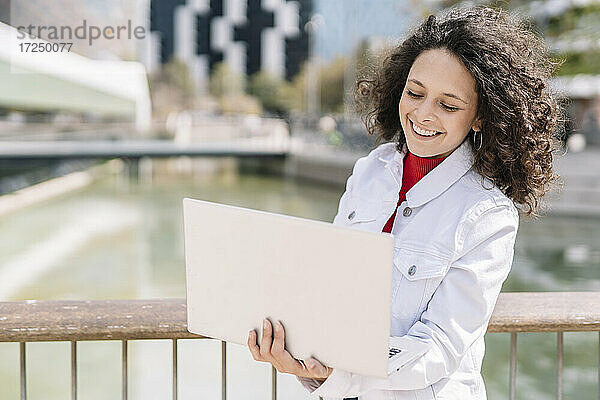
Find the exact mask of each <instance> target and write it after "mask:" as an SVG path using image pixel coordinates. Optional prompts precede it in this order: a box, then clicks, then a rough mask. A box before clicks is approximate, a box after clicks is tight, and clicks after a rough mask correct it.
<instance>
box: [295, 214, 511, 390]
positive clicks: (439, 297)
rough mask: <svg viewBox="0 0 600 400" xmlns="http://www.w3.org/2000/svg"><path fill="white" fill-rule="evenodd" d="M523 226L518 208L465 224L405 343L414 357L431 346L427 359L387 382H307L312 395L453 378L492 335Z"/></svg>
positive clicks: (338, 377)
mask: <svg viewBox="0 0 600 400" xmlns="http://www.w3.org/2000/svg"><path fill="white" fill-rule="evenodd" d="M518 224H519V216H518V213H517V211H516V208H514V206H513V207H511V206H509V205H496V206H494V207H493V208H488V209H487V210H478V211H474V212H472V213H468V214H467V217H466V218H465V219H464V220H463V221H462V222H461V224H459V228H458V229H457V234H456V243H457V244H456V246H457V247H456V248H457V253H456V255H455V257H454V260H455V261H454V262H452V263H451V266H450V269H449V270H448V272H447V274H446V276H445V277H444V279H443V280H442V282H441V283H440V285H439V286H438V288H437V289H436V291H435V293H434V294H433V296H432V297H431V299H430V301H429V303H428V306H427V309H426V310H425V311H424V312H423V313H422V315H421V317H420V319H419V320H418V321H417V322H416V323H415V324H414V325H413V326H412V327H411V328H410V329H409V331H408V332H407V334H406V335H404V336H402V337H401V338H400V340H401V342H403V343H404V344H405V347H406V348H405V350H406V351H408V352H410V351H411V344H414V343H415V341H421V342H427V343H430V344H431V346H430V348H429V349H428V350H425V352H424V353H423V354H414V356H415V357H416V359H414V360H413V361H411V362H409V363H407V364H405V365H404V366H403V367H402V368H401V369H400V370H398V371H396V372H394V373H392V374H390V375H389V376H388V377H387V378H385V379H384V378H374V377H369V376H362V375H358V374H354V373H350V372H347V371H344V370H340V369H338V368H334V369H333V372H332V373H331V375H330V376H329V377H328V378H327V379H326V380H325V381H324V382H323V383H322V384H320V385H319V382H318V381H314V380H306V379H305V378H298V379H299V380H300V382H301V383H302V384H303V386H304V387H305V388H306V389H307V390H309V391H310V392H311V394H314V395H319V396H322V397H324V398H343V397H353V396H361V395H363V394H364V393H366V392H368V391H371V390H389V391H393V390H414V389H423V388H425V387H427V386H429V385H432V384H433V383H435V382H437V381H439V380H440V379H442V378H445V377H448V376H449V375H451V374H452V373H453V372H454V371H456V370H457V369H458V367H459V365H460V363H461V360H462V359H463V357H464V356H465V354H466V352H467V350H468V349H469V347H470V346H471V345H472V344H473V343H474V342H475V341H476V340H477V339H478V338H479V337H481V336H483V335H484V334H485V332H486V331H487V326H488V323H489V320H490V318H491V315H492V312H493V310H494V307H495V304H496V300H497V299H498V295H499V293H500V289H501V288H502V284H503V282H504V280H505V279H506V277H507V276H508V273H509V271H510V268H511V265H512V259H513V254H514V243H515V239H516V234H517V230H518ZM412 351H414V350H412ZM317 385H319V386H318V387H317ZM313 388H316V389H314V390H313Z"/></svg>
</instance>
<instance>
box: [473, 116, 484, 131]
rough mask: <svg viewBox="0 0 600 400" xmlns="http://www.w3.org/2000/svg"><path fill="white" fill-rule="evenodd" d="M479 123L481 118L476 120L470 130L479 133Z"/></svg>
mask: <svg viewBox="0 0 600 400" xmlns="http://www.w3.org/2000/svg"><path fill="white" fill-rule="evenodd" d="M481 122H482V121H481V118H477V119H476V120H475V122H474V123H473V126H472V127H471V129H473V130H474V131H475V132H481Z"/></svg>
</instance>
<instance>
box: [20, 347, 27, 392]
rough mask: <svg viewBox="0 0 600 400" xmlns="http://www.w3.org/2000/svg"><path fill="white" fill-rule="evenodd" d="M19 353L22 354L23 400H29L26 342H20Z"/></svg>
mask: <svg viewBox="0 0 600 400" xmlns="http://www.w3.org/2000/svg"><path fill="white" fill-rule="evenodd" d="M19 350H20V351H19V353H20V356H21V366H20V367H21V368H20V369H21V400H27V381H26V378H27V371H26V366H25V364H26V361H27V360H26V358H27V357H26V356H27V355H26V354H25V342H21V343H20V349H19Z"/></svg>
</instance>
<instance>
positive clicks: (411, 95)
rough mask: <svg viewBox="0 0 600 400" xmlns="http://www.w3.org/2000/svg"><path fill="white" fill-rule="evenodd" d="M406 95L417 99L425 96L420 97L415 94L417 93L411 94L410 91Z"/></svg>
mask: <svg viewBox="0 0 600 400" xmlns="http://www.w3.org/2000/svg"><path fill="white" fill-rule="evenodd" d="M406 93H408V95H409V96H410V97H415V98H417V99H420V98H421V97H423V96H420V95H418V94H415V93H413V92H411V91H410V90H407V91H406Z"/></svg>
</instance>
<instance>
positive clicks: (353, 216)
mask: <svg viewBox="0 0 600 400" xmlns="http://www.w3.org/2000/svg"><path fill="white" fill-rule="evenodd" d="M379 211H380V204H378V203H377V202H375V201H373V200H371V199H368V198H365V197H361V196H351V197H350V198H349V199H348V203H347V207H346V210H345V215H343V218H344V221H345V224H346V225H349V226H352V225H360V223H364V222H372V221H375V220H376V219H377V217H378V216H379Z"/></svg>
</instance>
